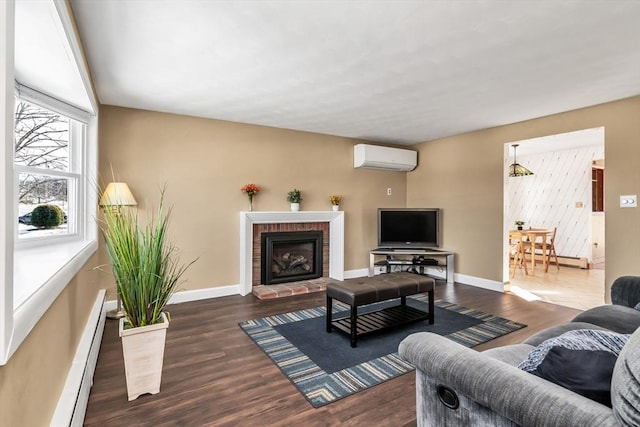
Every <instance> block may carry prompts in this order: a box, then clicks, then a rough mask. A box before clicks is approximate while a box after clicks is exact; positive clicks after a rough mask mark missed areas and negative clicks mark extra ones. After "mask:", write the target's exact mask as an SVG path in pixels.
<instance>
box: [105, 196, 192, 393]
mask: <svg viewBox="0 0 640 427" xmlns="http://www.w3.org/2000/svg"><path fill="white" fill-rule="evenodd" d="M169 217H170V211H168V212H165V209H164V190H162V191H161V194H160V204H159V207H158V210H157V213H156V214H155V215H153V216H152V217H151V218H150V220H149V222H148V224H147V225H146V226H144V227H143V226H140V225H138V215H137V212H136V211H135V210H131V209H129V208H122V207H115V208H114V209H105V211H104V217H103V218H102V219H101V220H100V221H99V222H100V229H101V231H102V235H103V236H104V240H105V244H106V249H107V254H108V255H109V259H110V261H111V266H112V270H113V275H114V277H115V281H116V287H117V291H118V293H119V295H120V298H121V300H122V308H123V311H124V313H125V315H124V318H122V319H120V325H119V332H120V337H121V338H122V352H123V356H124V362H125V374H126V380H127V394H128V399H129V400H133V399H136V398H137V397H138V396H140V395H142V394H145V393H151V394H156V393H158V392H159V391H160V380H161V376H162V362H163V358H164V344H165V338H166V330H167V328H168V326H169V318H168V313H166V311H165V307H166V305H167V303H168V302H169V298H171V296H172V295H173V293H174V292H175V290H176V287H177V285H178V283H179V280H180V277H181V276H182V275H183V274H184V272H185V271H186V269H187V268H188V267H189V266H190V265H191V264H193V263H194V262H195V260H194V261H191V262H190V263H189V264H187V265H182V264H180V263H179V261H178V260H177V258H176V248H175V246H173V245H172V244H171V243H170V242H169V241H168V240H167V227H168V225H169Z"/></svg>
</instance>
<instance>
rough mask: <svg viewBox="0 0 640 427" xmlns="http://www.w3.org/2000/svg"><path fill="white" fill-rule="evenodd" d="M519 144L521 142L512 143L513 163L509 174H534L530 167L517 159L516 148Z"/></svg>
mask: <svg viewBox="0 0 640 427" xmlns="http://www.w3.org/2000/svg"><path fill="white" fill-rule="evenodd" d="M518 145H519V144H513V145H511V146H512V147H513V163H512V164H510V165H509V176H511V177H513V176H527V175H533V172H531V171H530V170H529V169H527V168H525V167H524V166H522V165H521V164H520V163H518V161H517V160H516V149H517V148H518Z"/></svg>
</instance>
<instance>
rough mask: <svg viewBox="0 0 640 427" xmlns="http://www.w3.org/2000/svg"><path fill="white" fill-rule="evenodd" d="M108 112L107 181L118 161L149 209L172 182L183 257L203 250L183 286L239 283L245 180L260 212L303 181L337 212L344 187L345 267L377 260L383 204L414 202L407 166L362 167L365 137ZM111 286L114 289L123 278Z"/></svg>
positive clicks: (320, 205) (306, 193) (307, 196)
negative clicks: (256, 189)
mask: <svg viewBox="0 0 640 427" xmlns="http://www.w3.org/2000/svg"><path fill="white" fill-rule="evenodd" d="M100 120H101V121H100V171H101V175H102V176H101V179H102V180H103V181H105V182H108V181H110V180H111V168H113V171H114V174H115V175H116V178H117V179H119V180H122V181H125V182H127V183H128V184H129V187H130V188H131V190H132V192H133V193H134V196H135V197H136V199H137V200H138V203H139V204H140V208H141V209H142V210H143V211H145V210H148V208H149V207H150V206H152V205H154V204H155V203H156V202H157V200H158V186H159V185H162V184H166V186H167V192H166V199H167V201H168V202H169V205H172V206H173V213H172V215H173V217H172V221H171V225H170V227H169V229H170V233H171V239H172V241H173V242H174V243H175V244H176V246H178V247H179V248H180V249H181V252H182V255H181V256H182V260H183V261H187V260H191V259H194V258H196V257H199V261H198V262H197V263H196V264H194V265H193V266H192V267H191V268H190V269H189V270H188V271H187V273H186V279H187V282H186V283H184V284H183V285H182V289H201V288H209V287H219V286H225V285H237V284H238V282H239V263H238V254H239V250H240V249H239V240H240V234H239V227H240V224H239V212H240V211H242V210H247V209H248V205H249V203H248V198H247V196H246V195H245V194H243V193H242V192H241V191H240V187H242V186H243V185H244V184H248V183H255V184H258V185H259V186H260V188H261V191H260V193H259V194H258V195H257V196H256V197H255V198H254V209H255V210H260V211H268V210H289V203H288V202H287V200H286V194H287V192H288V191H289V190H292V189H293V188H298V189H300V190H301V191H302V197H303V201H302V204H301V209H302V210H330V209H331V206H330V204H329V200H328V198H329V196H330V195H331V194H341V195H342V196H343V202H342V206H341V209H342V210H344V211H345V270H353V269H359V268H366V267H367V266H368V250H369V249H372V248H373V247H374V246H375V245H376V209H377V208H378V207H387V206H390V207H404V206H405V204H406V174H405V173H402V172H387V171H375V170H367V169H354V168H353V145H354V144H357V143H360V142H362V141H359V140H355V139H349V138H341V137H336V136H328V135H320V134H314V133H308V132H299V131H293V130H285V129H276V128H270V127H264V126H254V125H248V124H240V123H232V122H225V121H219V120H210V119H201V118H195V117H187V116H180V115H173V114H164V113H156V112H149V111H142V110H133V109H127V108H118V107H109V106H102V107H101V108H100ZM387 187H391V188H392V189H393V195H392V196H387V195H386V189H387ZM101 252H102V254H101V260H102V262H104V263H107V259H106V257H105V253H104V251H103V250H102V249H101ZM105 287H109V288H110V289H111V294H110V295H112V293H113V285H112V284H111V283H107V282H105ZM108 298H109V296H108Z"/></svg>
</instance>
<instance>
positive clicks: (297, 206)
mask: <svg viewBox="0 0 640 427" xmlns="http://www.w3.org/2000/svg"><path fill="white" fill-rule="evenodd" d="M299 210H300V203H291V211H293V212H298V211H299Z"/></svg>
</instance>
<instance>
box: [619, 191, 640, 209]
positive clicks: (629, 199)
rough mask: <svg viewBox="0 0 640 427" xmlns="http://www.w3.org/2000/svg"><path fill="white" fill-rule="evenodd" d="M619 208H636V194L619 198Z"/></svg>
mask: <svg viewBox="0 0 640 427" xmlns="http://www.w3.org/2000/svg"><path fill="white" fill-rule="evenodd" d="M620 207H621V208H637V207H638V196H637V195H636V194H632V195H627V196H620Z"/></svg>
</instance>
